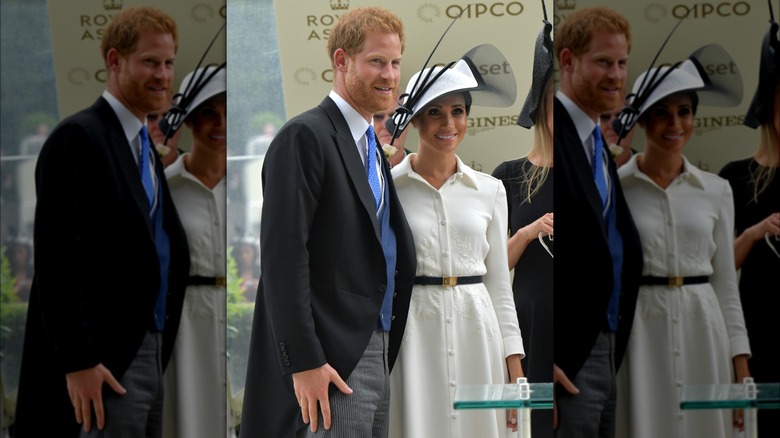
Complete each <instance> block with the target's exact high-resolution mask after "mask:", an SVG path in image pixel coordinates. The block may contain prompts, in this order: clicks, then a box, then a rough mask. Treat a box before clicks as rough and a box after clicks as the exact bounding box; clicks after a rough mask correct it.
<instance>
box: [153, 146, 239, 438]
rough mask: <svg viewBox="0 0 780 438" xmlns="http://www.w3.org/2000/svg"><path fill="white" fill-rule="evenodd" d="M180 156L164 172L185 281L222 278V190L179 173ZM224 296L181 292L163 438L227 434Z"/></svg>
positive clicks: (205, 290)
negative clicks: (183, 238)
mask: <svg viewBox="0 0 780 438" xmlns="http://www.w3.org/2000/svg"><path fill="white" fill-rule="evenodd" d="M186 155H187V154H185V155H182V156H179V158H178V159H177V160H176V161H175V162H173V163H172V164H171V165H170V166H168V167H167V168H166V169H165V175H166V178H167V179H168V186H169V188H170V191H171V197H172V198H173V202H174V205H176V209H177V211H178V212H179V219H180V220H181V222H182V225H183V227H184V231H185V232H186V234H187V243H188V244H189V248H190V275H199V276H204V277H224V276H225V269H226V264H227V258H226V248H225V238H226V235H225V211H226V208H227V207H226V206H227V198H226V192H227V186H226V183H225V179H224V178H223V179H222V180H221V181H220V182H219V183H218V184H217V185H216V186H215V187H214V189H209V188H208V187H206V186H205V185H203V183H201V182H200V180H198V178H197V177H195V176H194V175H192V174H191V173H189V172H188V171H187V169H186V168H185V167H184V157H185V156H186ZM226 320H227V291H226V288H225V286H205V285H203V286H200V285H199V286H196V285H190V286H187V291H186V294H185V296H184V308H183V310H182V315H181V323H180V324H179V331H178V333H177V335H176V344H175V345H174V350H173V355H172V356H171V360H170V362H169V363H168V367H167V369H166V371H165V375H164V382H165V396H164V408H163V411H164V415H163V418H164V421H163V423H164V424H163V432H164V434H163V436H164V437H166V438H172V437H180V438H185V437H186V438H198V437H202V438H213V437H225V436H232V435H233V434H232V432H230V433H229V431H228V429H229V426H228V425H229V424H230V423H229V421H231V420H232V419H231V418H229V417H228V401H227V394H228V388H227V349H226V347H227V345H226V342H227V339H226V336H227V325H226Z"/></svg>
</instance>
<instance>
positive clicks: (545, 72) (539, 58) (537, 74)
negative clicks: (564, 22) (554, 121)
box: [517, 0, 553, 129]
mask: <svg viewBox="0 0 780 438" xmlns="http://www.w3.org/2000/svg"><path fill="white" fill-rule="evenodd" d="M542 11H543V12H544V19H543V20H542V23H544V24H543V25H542V30H541V31H539V34H538V35H537V36H536V44H535V45H534V70H533V77H532V80H531V90H530V91H529V92H528V96H526V98H525V103H524V104H523V108H522V109H521V110H520V115H519V116H518V117H517V124H518V125H520V126H522V127H523V128H528V129H530V128H531V127H533V126H534V123H535V122H534V120H536V114H537V113H538V111H539V106H540V105H541V101H542V95H543V94H544V87H545V85H547V82H548V81H549V80H550V78H551V77H552V73H553V41H552V38H551V36H550V34H551V32H552V23H550V22H549V21H547V8H546V7H545V5H544V0H542Z"/></svg>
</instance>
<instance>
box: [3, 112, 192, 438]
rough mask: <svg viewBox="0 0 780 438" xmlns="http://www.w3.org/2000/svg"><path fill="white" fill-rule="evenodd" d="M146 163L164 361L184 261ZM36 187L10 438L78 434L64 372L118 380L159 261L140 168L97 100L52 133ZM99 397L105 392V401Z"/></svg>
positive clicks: (153, 290)
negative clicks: (158, 240) (164, 283)
mask: <svg viewBox="0 0 780 438" xmlns="http://www.w3.org/2000/svg"><path fill="white" fill-rule="evenodd" d="M155 161H156V172H157V181H158V182H159V184H161V185H162V202H161V204H160V205H162V209H163V220H164V223H163V227H164V228H165V230H166V231H167V232H168V236H169V238H170V253H171V254H170V269H169V274H168V280H169V283H168V296H167V308H166V317H165V318H166V320H165V331H164V333H163V362H164V363H167V361H168V359H169V358H170V355H171V352H172V348H173V342H174V340H175V337H176V331H177V330H178V326H179V317H180V315H181V309H182V304H183V301H184V288H185V286H186V281H187V275H188V273H189V263H190V261H189V251H188V249H187V241H186V236H185V234H184V230H183V228H182V226H181V223H180V221H179V216H178V214H177V212H176V209H175V208H174V205H173V202H172V200H171V196H170V193H169V191H168V185H167V182H166V179H165V175H164V173H163V168H162V165H161V163H160V161H159V160H155ZM35 180H36V195H37V203H36V209H35V225H34V232H35V277H34V279H33V285H32V294H31V296H30V303H29V309H28V313H27V326H26V331H25V339H24V351H23V356H22V366H21V368H22V369H21V376H20V382H19V392H18V394H19V395H18V402H17V414H16V419H15V426H14V427H15V431H16V435H15V438H28V437H49V436H51V437H54V436H56V437H68V436H78V430H79V426H78V424H77V423H76V420H75V414H74V410H73V406H72V405H71V402H70V399H69V397H68V391H67V387H66V382H65V373H68V372H72V371H77V370H82V369H86V368H90V367H93V366H95V365H97V364H98V363H102V364H103V365H105V366H106V367H107V368H108V369H109V371H111V373H112V374H113V375H114V377H115V378H116V379H117V380H119V379H121V378H122V375H123V374H124V373H125V371H126V370H127V368H128V366H129V365H130V362H131V361H132V360H133V358H134V357H135V355H136V352H137V351H138V348H139V347H140V345H141V342H142V341H143V339H144V336H145V335H146V333H147V332H148V331H149V330H150V329H151V328H152V327H153V314H154V307H155V301H156V298H157V294H158V291H159V284H160V263H159V261H158V257H157V250H156V249H155V244H154V238H153V235H152V227H153V224H152V222H151V221H150V218H149V214H148V206H147V205H148V204H147V200H146V195H145V193H144V188H143V185H142V183H141V178H140V176H139V171H138V166H137V164H136V161H135V159H134V157H133V155H132V152H131V149H130V146H129V145H128V142H127V138H126V137H125V134H124V131H123V130H122V126H121V124H120V122H119V119H118V118H117V116H116V113H115V112H114V111H113V109H112V108H111V107H110V105H109V104H108V102H107V101H106V100H105V99H104V98H102V97H101V98H99V99H98V100H97V102H95V104H94V105H92V106H91V107H89V108H87V109H85V110H82V111H80V112H78V113H76V114H74V115H72V116H70V117H68V118H67V119H65V120H63V121H62V122H61V123H60V124H59V125H58V126H57V128H56V129H54V131H52V133H51V135H50V136H49V138H48V140H47V141H46V143H45V144H44V146H43V149H42V150H41V153H40V155H39V158H38V163H37V166H36V170H35ZM125 389H128V391H130V390H132V388H125ZM108 390H110V389H108V386H107V385H104V393H105V391H108ZM106 421H107V422H110V421H111V413H110V412H109V413H107V416H106ZM95 424H96V422H95V419H94V417H93V419H92V425H93V427H96V426H95Z"/></svg>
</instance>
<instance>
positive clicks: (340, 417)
mask: <svg viewBox="0 0 780 438" xmlns="http://www.w3.org/2000/svg"><path fill="white" fill-rule="evenodd" d="M404 40H405V36H404V30H403V25H402V23H401V20H400V19H399V18H398V17H397V16H395V15H394V14H392V13H390V12H389V11H387V10H385V9H383V8H377V7H367V8H357V9H353V10H352V11H350V12H348V13H347V14H345V15H343V16H342V17H340V18H339V21H338V22H337V23H336V25H335V26H334V27H333V29H332V31H331V33H330V36H329V38H328V53H329V54H330V58H331V63H332V66H333V72H334V80H333V89H332V90H331V92H330V94H329V95H328V96H327V97H326V98H325V99H324V100H323V101H322V102H321V103H320V104H319V105H318V106H317V107H315V108H313V109H311V110H309V111H306V112H304V113H302V114H300V115H298V116H296V117H294V118H292V119H291V120H290V121H288V122H287V123H286V124H285V125H284V126H283V127H282V128H281V129H280V130H279V132H278V133H277V134H276V136H275V137H274V139H273V141H272V142H271V145H270V146H269V148H268V152H267V153H266V156H265V163H264V165H263V174H262V186H263V200H264V202H263V211H262V222H261V226H260V248H261V263H262V266H261V271H262V273H261V278H260V284H259V286H258V291H257V301H256V303H255V314H254V320H253V327H252V337H251V340H250V350H249V362H248V364H247V379H246V386H245V390H244V405H243V410H242V411H243V415H242V421H241V429H240V431H241V436H242V437H243V436H247V437H281V438H293V437H296V436H297V437H304V436H313V435H314V433H315V432H316V436H333V437H370V436H373V437H384V436H387V433H388V413H389V372H390V369H391V368H392V366H393V362H394V361H395V358H396V355H397V354H398V349H399V347H400V344H401V338H402V337H403V330H404V326H405V323H406V315H407V312H408V309H409V300H410V297H411V289H412V283H413V282H414V275H415V267H416V257H415V253H414V241H413V238H412V234H411V231H410V229H409V226H408V224H407V222H406V219H405V217H404V214H403V210H402V209H401V204H400V202H399V200H398V196H397V194H396V190H395V186H394V185H393V179H392V176H391V175H390V166H389V165H388V162H387V160H386V159H385V158H384V154H383V153H382V150H381V149H380V146H379V142H378V141H377V139H376V135H375V133H374V131H373V128H372V127H371V118H372V116H373V115H374V113H376V112H379V111H385V109H386V108H388V107H389V106H391V104H392V103H393V102H394V97H395V95H396V92H397V87H398V83H399V80H400V74H401V72H400V64H401V56H402V53H403V49H404ZM307 426H308V427H307Z"/></svg>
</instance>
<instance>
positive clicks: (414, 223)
mask: <svg viewBox="0 0 780 438" xmlns="http://www.w3.org/2000/svg"><path fill="white" fill-rule="evenodd" d="M412 156H414V154H412ZM457 165H458V168H457V172H456V173H455V174H454V175H453V176H452V177H451V178H450V179H449V180H448V181H447V182H446V183H444V185H443V186H442V187H441V188H440V189H438V190H437V189H435V188H434V187H432V186H431V185H430V184H428V183H427V182H426V181H425V180H424V179H423V178H422V177H420V176H419V175H418V174H416V173H415V172H414V171H413V170H412V168H411V166H410V164H409V156H407V157H406V158H405V159H404V161H402V162H401V163H399V164H398V165H396V166H395V167H394V168H393V171H392V172H393V179H394V181H395V186H396V190H397V191H398V196H399V198H400V200H401V204H402V205H403V208H404V212H405V214H406V219H407V221H408V222H409V226H410V228H411V230H412V233H413V235H414V240H415V248H416V250H417V275H418V276H422V275H424V276H433V277H442V276H472V275H482V276H483V282H482V283H480V284H469V285H458V286H455V287H443V286H422V285H415V286H414V289H413V291H412V299H411V304H410V308H409V315H408V320H407V323H406V330H405V332H404V338H403V341H402V344H401V350H400V352H399V355H398V359H397V361H396V363H395V366H394V368H393V370H392V372H391V374H390V382H391V389H390V406H391V407H390V437H392V438H399V437H406V438H418V437H425V438H435V437H453V438H458V437H459V438H472V437H479V438H491V437H503V436H505V435H506V433H507V431H508V430H509V429H507V428H506V411H505V410H490V409H488V410H482V409H478V410H457V411H456V410H455V409H454V408H453V403H454V401H455V390H456V386H457V385H463V384H503V383H507V382H508V380H509V376H508V372H507V366H506V357H507V356H508V355H511V354H521V357H522V354H523V342H522V337H521V334H520V328H519V326H518V323H517V313H516V311H515V304H514V299H513V297H512V287H511V283H510V278H509V269H508V265H507V263H508V262H507V235H506V230H507V220H508V218H507V203H506V191H505V189H504V186H503V184H502V183H501V181H499V180H498V179H495V178H493V177H492V176H490V175H486V174H484V173H481V172H477V171H474V170H473V169H471V168H469V167H468V166H466V165H464V164H463V163H462V162H461V161H460V159H458V164H457Z"/></svg>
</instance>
